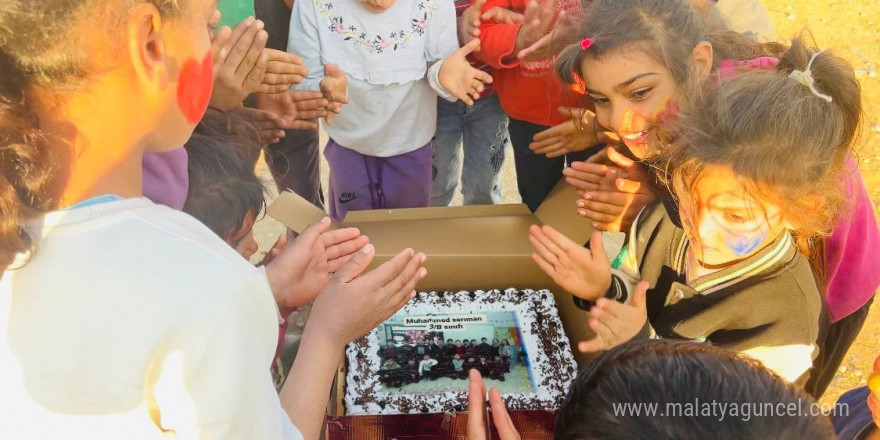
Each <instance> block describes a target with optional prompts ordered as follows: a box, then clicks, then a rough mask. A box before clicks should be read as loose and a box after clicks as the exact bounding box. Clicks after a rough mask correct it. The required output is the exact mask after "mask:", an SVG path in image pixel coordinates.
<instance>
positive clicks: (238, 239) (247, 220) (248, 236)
mask: <svg viewBox="0 0 880 440" xmlns="http://www.w3.org/2000/svg"><path fill="white" fill-rule="evenodd" d="M256 217H257V215H256V213H254V212H253V211H251V212H248V213H247V215H245V217H244V220H243V221H242V225H241V227H240V228H239V230H238V231H236V232H235V233H233V234H232V235H231V236H230V237H228V238H227V240H226V241H227V243H229V245H230V246H232V247H233V248H235V251H236V252H238V253H239V254H240V255H241V256H242V257H244V259H245V260H250V259H251V257H252V256H253V255H254V254H255V253H257V251H258V250H259V245H258V244H257V240H256V238H254V223H255V222H256V220H257V218H256Z"/></svg>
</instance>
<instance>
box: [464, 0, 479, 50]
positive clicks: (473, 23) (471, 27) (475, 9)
mask: <svg viewBox="0 0 880 440" xmlns="http://www.w3.org/2000/svg"><path fill="white" fill-rule="evenodd" d="M485 5H486V0H477V1H475V2H473V3H471V4H470V6H468V7H467V8H466V9H465V10H464V12H462V13H461V15H460V16H459V17H458V44H459V45H460V46H464V45H466V44H468V43H470V42H471V40H473V39H474V38H477V37H479V36H480V24H481V22H480V14H481V13H482V12H483V6H485Z"/></svg>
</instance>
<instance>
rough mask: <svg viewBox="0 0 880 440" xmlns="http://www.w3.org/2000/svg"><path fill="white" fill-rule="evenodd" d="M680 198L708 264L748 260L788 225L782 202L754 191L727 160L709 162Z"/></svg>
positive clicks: (700, 256) (694, 245)
mask: <svg viewBox="0 0 880 440" xmlns="http://www.w3.org/2000/svg"><path fill="white" fill-rule="evenodd" d="M679 198H680V203H679V208H680V210H681V221H682V226H683V227H684V230H685V233H686V234H687V235H688V238H689V239H690V242H691V243H690V249H691V251H692V252H694V255H695V256H696V259H697V260H698V261H699V262H700V263H701V264H702V265H703V266H705V267H724V266H728V265H730V264H733V263H736V262H738V261H741V260H744V259H746V258H748V257H750V256H752V255H753V254H755V253H756V252H758V251H760V250H761V249H763V248H764V247H765V246H767V245H768V244H770V243H771V242H772V241H773V240H775V239H776V238H777V237H778V236H779V234H781V233H782V232H783V231H784V230H785V229H786V224H785V222H784V220H783V216H782V207H780V206H779V205H777V204H775V203H772V202H770V201H767V200H764V199H762V198H760V197H756V196H755V195H753V194H749V192H748V191H747V190H746V188H745V187H744V186H743V184H742V183H741V182H740V181H739V179H738V178H737V176H736V175H735V174H734V173H733V171H731V170H730V169H729V168H727V167H724V166H718V165H710V166H708V167H707V168H706V170H705V171H704V173H703V174H702V177H700V178H699V180H698V181H697V182H696V184H695V185H693V192H692V193H687V194H679Z"/></svg>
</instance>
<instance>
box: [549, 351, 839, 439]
mask: <svg viewBox="0 0 880 440" xmlns="http://www.w3.org/2000/svg"><path fill="white" fill-rule="evenodd" d="M713 402H716V403H718V404H719V405H738V409H737V411H739V412H738V414H736V415H734V414H732V413H731V412H727V413H725V414H724V417H723V418H722V417H721V414H720V413H718V412H715V413H713V414H711V415H708V414H706V413H703V412H701V411H700V409H701V408H700V407H697V409H696V410H695V411H692V416H686V415H685V413H684V411H685V409H686V408H689V407H691V408H693V407H695V405H699V404H701V403H706V404H710V405H711V404H712V403H713ZM813 402H814V401H813V399H812V398H811V397H809V396H808V395H807V394H806V393H804V392H803V391H801V390H798V389H795V388H794V387H793V386H791V385H789V384H786V383H785V382H783V381H782V380H781V379H780V378H779V377H777V376H776V375H774V374H773V373H772V372H770V371H769V370H767V369H766V368H765V367H763V366H762V365H761V364H760V363H759V362H757V361H754V360H752V359H749V358H746V357H744V356H742V355H739V354H737V353H735V352H732V351H727V350H724V349H721V348H718V347H715V346H712V345H711V344H705V343H699V342H690V341H673V340H646V341H636V342H631V343H628V344H624V345H621V346H618V347H616V348H614V349H612V350H610V351H608V352H607V353H605V354H603V355H602V356H600V357H599V358H598V359H597V360H595V361H593V363H591V364H589V365H588V366H587V369H586V370H584V371H583V372H582V373H581V374H580V375H578V377H577V378H575V380H574V382H572V384H571V388H570V389H569V392H568V396H567V397H566V400H565V403H564V404H563V406H562V408H561V409H560V410H559V413H558V415H557V418H556V428H555V433H554V438H555V439H556V440H575V439H578V440H582V439H600V438H601V439H605V438H615V439H616V438H619V439H682V438H720V439H727V438H730V439H734V438H735V439H741V440H748V439H755V440H757V439H762V440H763V439H770V438H772V439H791V440H801V439H833V438H835V437H834V431H833V429H832V427H831V423H830V421H829V420H828V418H827V417H823V416H819V417H814V416H810V415H809V414H810V410H811V407H810V405H811V404H812V403H813ZM627 404H632V405H641V406H640V407H639V408H640V410H639V411H636V410H631V409H629V408H627V407H625V406H624V405H627ZM652 405H657V406H656V407H654V408H655V409H656V413H654V414H649V413H648V411H651V410H650V409H648V410H643V409H642V408H651V407H652ZM768 405H771V406H772V408H768ZM627 406H628V405H627ZM792 406H793V407H796V408H797V409H798V410H799V411H800V414H798V415H789V414H790V413H788V412H787V411H788V408H790V407H792ZM621 408H627V409H621ZM726 408H730V406H728V407H726ZM746 408H747V409H746ZM778 408H783V409H782V410H781V411H779V410H778ZM740 409H742V410H743V411H740ZM771 410H772V412H771ZM744 411H749V412H748V415H749V417H748V420H744V418H746V417H744V416H745V415H746V414H744ZM758 414H760V415H758ZM658 415H659V417H658Z"/></svg>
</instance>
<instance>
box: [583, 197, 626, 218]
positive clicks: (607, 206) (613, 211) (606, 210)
mask: <svg viewBox="0 0 880 440" xmlns="http://www.w3.org/2000/svg"><path fill="white" fill-rule="evenodd" d="M577 205H578V208H583V209H586V210H587V211H593V212H599V213H602V214H607V215H610V216H614V217H617V216H621V215H623V212H624V206H623V205H616V204H611V203H604V202H596V201H593V200H578V202H577Z"/></svg>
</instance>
